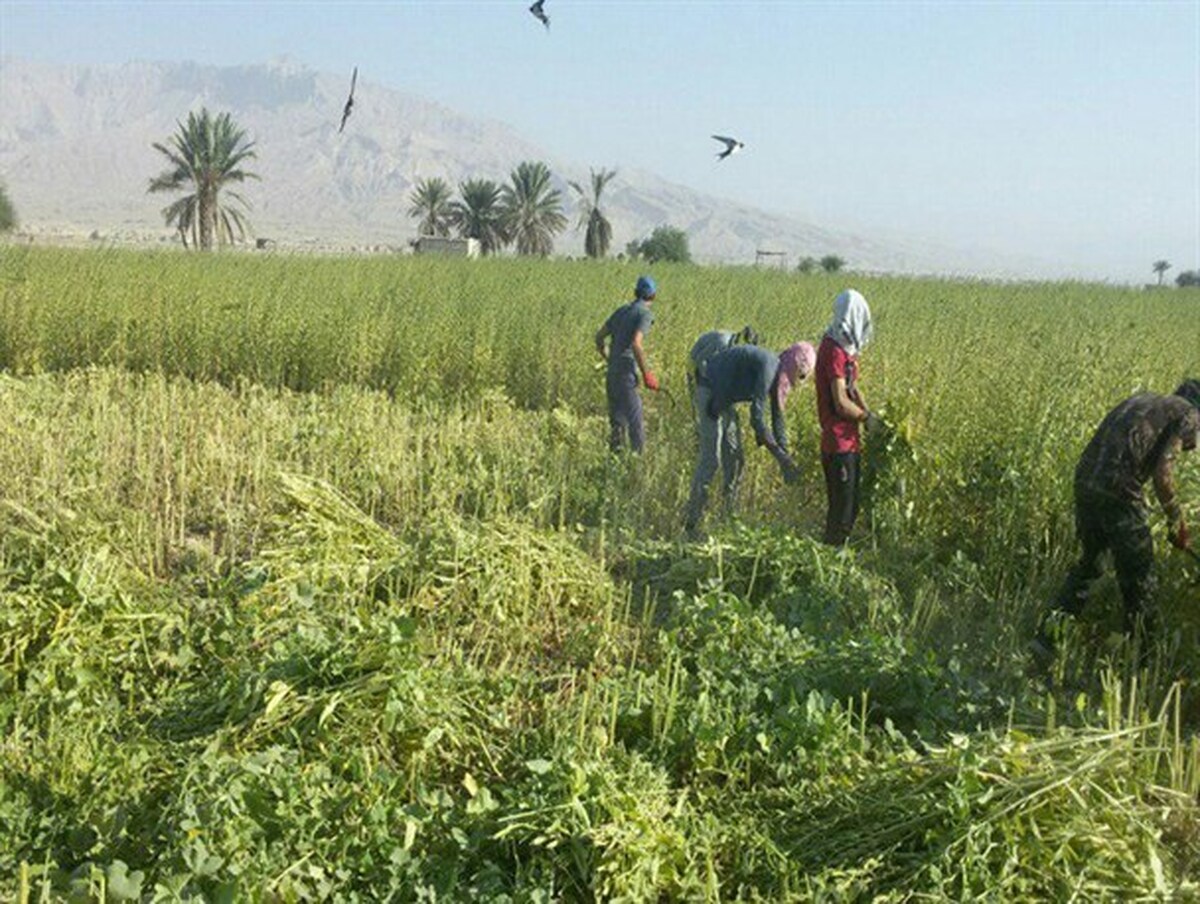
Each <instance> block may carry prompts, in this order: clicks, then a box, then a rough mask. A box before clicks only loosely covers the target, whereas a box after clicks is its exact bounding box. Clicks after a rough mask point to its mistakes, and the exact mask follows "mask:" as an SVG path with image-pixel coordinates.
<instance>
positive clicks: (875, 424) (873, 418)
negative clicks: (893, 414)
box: [864, 411, 883, 436]
mask: <svg viewBox="0 0 1200 904" xmlns="http://www.w3.org/2000/svg"><path fill="white" fill-rule="evenodd" d="M864 426H865V427H866V428H867V435H868V436H874V435H875V434H877V433H879V431H881V430H882V429H883V418H881V417H880V416H879V415H877V414H876V413H875V412H874V411H868V412H867V420H866V422H865V423H864Z"/></svg>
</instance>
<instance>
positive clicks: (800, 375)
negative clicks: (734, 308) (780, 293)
mask: <svg viewBox="0 0 1200 904" xmlns="http://www.w3.org/2000/svg"><path fill="white" fill-rule="evenodd" d="M815 360H816V352H815V351H814V349H813V347H812V345H810V344H809V343H807V342H797V343H796V344H794V345H792V346H790V347H788V348H787V349H785V350H784V351H783V353H782V354H778V355H776V354H775V353H774V352H770V351H768V350H767V349H765V348H760V347H758V346H755V345H735V346H733V347H732V348H728V349H726V350H725V351H722V352H718V353H717V354H716V355H713V356H712V357H711V358H709V359H708V360H707V361H706V362H705V363H704V365H703V367H702V368H701V370H700V372H699V373H698V374H697V377H696V379H697V385H698V388H697V390H696V407H697V409H698V413H699V417H698V424H697V427H696V432H697V437H698V439H699V459H698V461H697V462H696V471H695V473H694V474H693V475H692V488H691V493H690V495H689V496H688V502H687V508H686V509H685V511H684V530H685V531H686V533H687V534H688V536H689V537H696V536H699V528H700V519H701V517H702V516H703V514H704V508H705V506H706V505H707V503H708V484H709V483H710V482H711V481H712V478H713V476H714V475H715V474H716V473H717V469H718V468H719V467H720V466H721V465H722V461H721V456H722V451H723V449H728V448H729V446H728V443H727V442H726V441H725V437H724V433H725V432H726V431H727V430H730V429H732V430H737V429H739V428H738V425H737V421H736V419H730V418H729V417H728V413H729V411H730V410H731V409H732V408H733V406H734V405H735V404H736V403H738V402H749V403H750V425H751V427H752V428H753V429H754V436H755V439H756V440H757V441H758V444H759V445H760V446H766V447H767V451H769V452H770V453H771V455H772V456H773V457H774V458H775V460H776V461H777V462H778V463H779V467H780V470H781V471H782V472H783V479H784V482H785V483H795V482H796V480H798V479H799V477H800V470H799V468H797V467H796V463H795V462H794V461H793V460H792V457H791V455H789V454H788V444H787V425H786V423H785V422H784V419H783V407H784V404H785V402H786V401H787V397H788V394H789V393H790V392H791V389H792V387H793V386H794V385H795V384H797V383H799V382H801V381H802V380H804V379H805V377H807V376H808V375H809V374H810V373H811V372H812V369H813V364H814V362H815ZM768 407H769V408H770V410H771V426H770V428H768V427H767V420H766V411H767V408H768ZM736 446H737V448H736V451H735V452H734V453H733V454H736V455H737V456H739V458H740V456H741V448H740V444H736ZM740 471H741V463H740V461H739V462H737V463H736V466H735V467H732V468H727V469H726V470H725V487H724V492H725V500H726V510H727V511H728V510H730V509H731V508H732V505H733V502H734V499H733V497H734V494H735V492H736V489H737V486H736V483H737V481H736V477H737V475H738V474H739V473H740ZM731 475H732V476H733V478H734V479H733V480H732V481H731V480H730V476H731Z"/></svg>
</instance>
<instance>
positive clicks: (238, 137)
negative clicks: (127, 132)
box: [148, 108, 258, 251]
mask: <svg viewBox="0 0 1200 904" xmlns="http://www.w3.org/2000/svg"><path fill="white" fill-rule="evenodd" d="M178 126H179V129H178V131H177V132H176V133H175V134H174V135H172V136H171V137H170V139H169V140H168V142H167V143H166V144H160V143H158V142H155V143H154V149H155V150H156V151H158V152H159V153H160V154H162V155H163V156H164V157H166V158H167V160H168V162H169V163H170V167H169V168H168V169H166V170H165V171H164V172H162V173H160V174H159V175H158V176H155V177H154V178H153V179H151V180H150V188H149V189H148V190H149V191H150V192H164V191H165V192H180V191H186V190H187V189H189V188H190V189H191V190H192V193H191V194H189V195H184V196H183V197H182V198H180V199H178V200H177V201H175V202H173V203H171V204H169V205H167V206H166V207H164V208H163V211H162V214H163V219H165V220H166V222H167V225H168V226H174V227H175V228H176V229H177V230H178V232H179V237H180V239H181V240H182V242H183V244H184V247H187V246H188V239H189V237H190V238H191V246H192V247H194V248H198V249H200V250H201V251H210V250H212V247H213V243H214V242H216V244H217V245H223V244H227V243H232V242H233V241H234V238H235V234H236V237H237V238H242V237H243V236H245V234H246V220H245V217H244V216H243V215H242V212H241V211H240V210H238V208H237V207H236V206H234V205H241V206H242V207H248V206H249V205H248V204H247V202H246V200H245V199H244V198H242V196H241V195H239V194H237V192H235V191H233V189H231V188H230V187H229V186H230V185H231V184H234V183H240V182H245V181H246V180H247V179H257V178H258V176H257V175H256V174H255V173H251V172H247V171H246V170H244V169H242V165H243V164H244V163H246V162H247V161H248V160H253V159H254V158H255V157H257V156H258V154H257V152H256V151H255V150H254V142H253V141H247V140H246V131H245V129H242V128H239V127H238V125H237V123H235V122H234V121H233V117H232V116H230V115H229V114H228V113H219V114H217V116H216V117H215V118H214V117H213V116H212V115H211V114H210V113H209V112H208V109H207V108H201V110H200V112H199V113H195V112H192V113H189V114H188V118H187V123H186V124H184V123H178ZM223 197H224V198H228V199H230V200H231V201H232V202H233V203H232V204H228V203H224V202H223V200H222V198H223Z"/></svg>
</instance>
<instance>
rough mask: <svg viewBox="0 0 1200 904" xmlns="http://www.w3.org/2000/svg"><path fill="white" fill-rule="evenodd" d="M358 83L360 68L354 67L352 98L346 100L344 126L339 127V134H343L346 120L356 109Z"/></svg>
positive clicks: (343, 117) (343, 114)
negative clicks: (355, 100) (355, 92)
mask: <svg viewBox="0 0 1200 904" xmlns="http://www.w3.org/2000/svg"><path fill="white" fill-rule="evenodd" d="M357 82H358V67H357V66H355V67H354V75H352V76H351V77H350V96H349V97H347V98H346V106H345V107H343V108H342V124H341V125H340V126H338V134H341V131H342V129H344V128H346V120H347V119H349V118H350V111H351V110H352V109H353V108H354V86H355V84H357Z"/></svg>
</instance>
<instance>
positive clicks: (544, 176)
mask: <svg viewBox="0 0 1200 904" xmlns="http://www.w3.org/2000/svg"><path fill="white" fill-rule="evenodd" d="M509 178H511V179H512V182H511V184H509V185H505V186H504V187H503V188H501V189H500V210H501V220H502V222H503V223H504V231H505V234H507V235H508V236H509V237H510V239H511V240H512V241H514V242H516V243H517V254H530V255H538V256H540V257H546V256H548V255H549V254H550V252H552V251H553V250H554V236H555V234H556V233H559V232H562V231H563V229H564V228H566V225H567V218H566V217H565V216H563V213H562V192H560V191H559V190H558V189H557V188H551V187H550V170H549V169H548V168H547V166H546V164H544V163H540V162H538V163H534V162H532V161H528V160H527V161H525V162H524V163H520V164H518V165H517V168H516V169H515V170H513V171H512V174H511V175H510V177H509Z"/></svg>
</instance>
